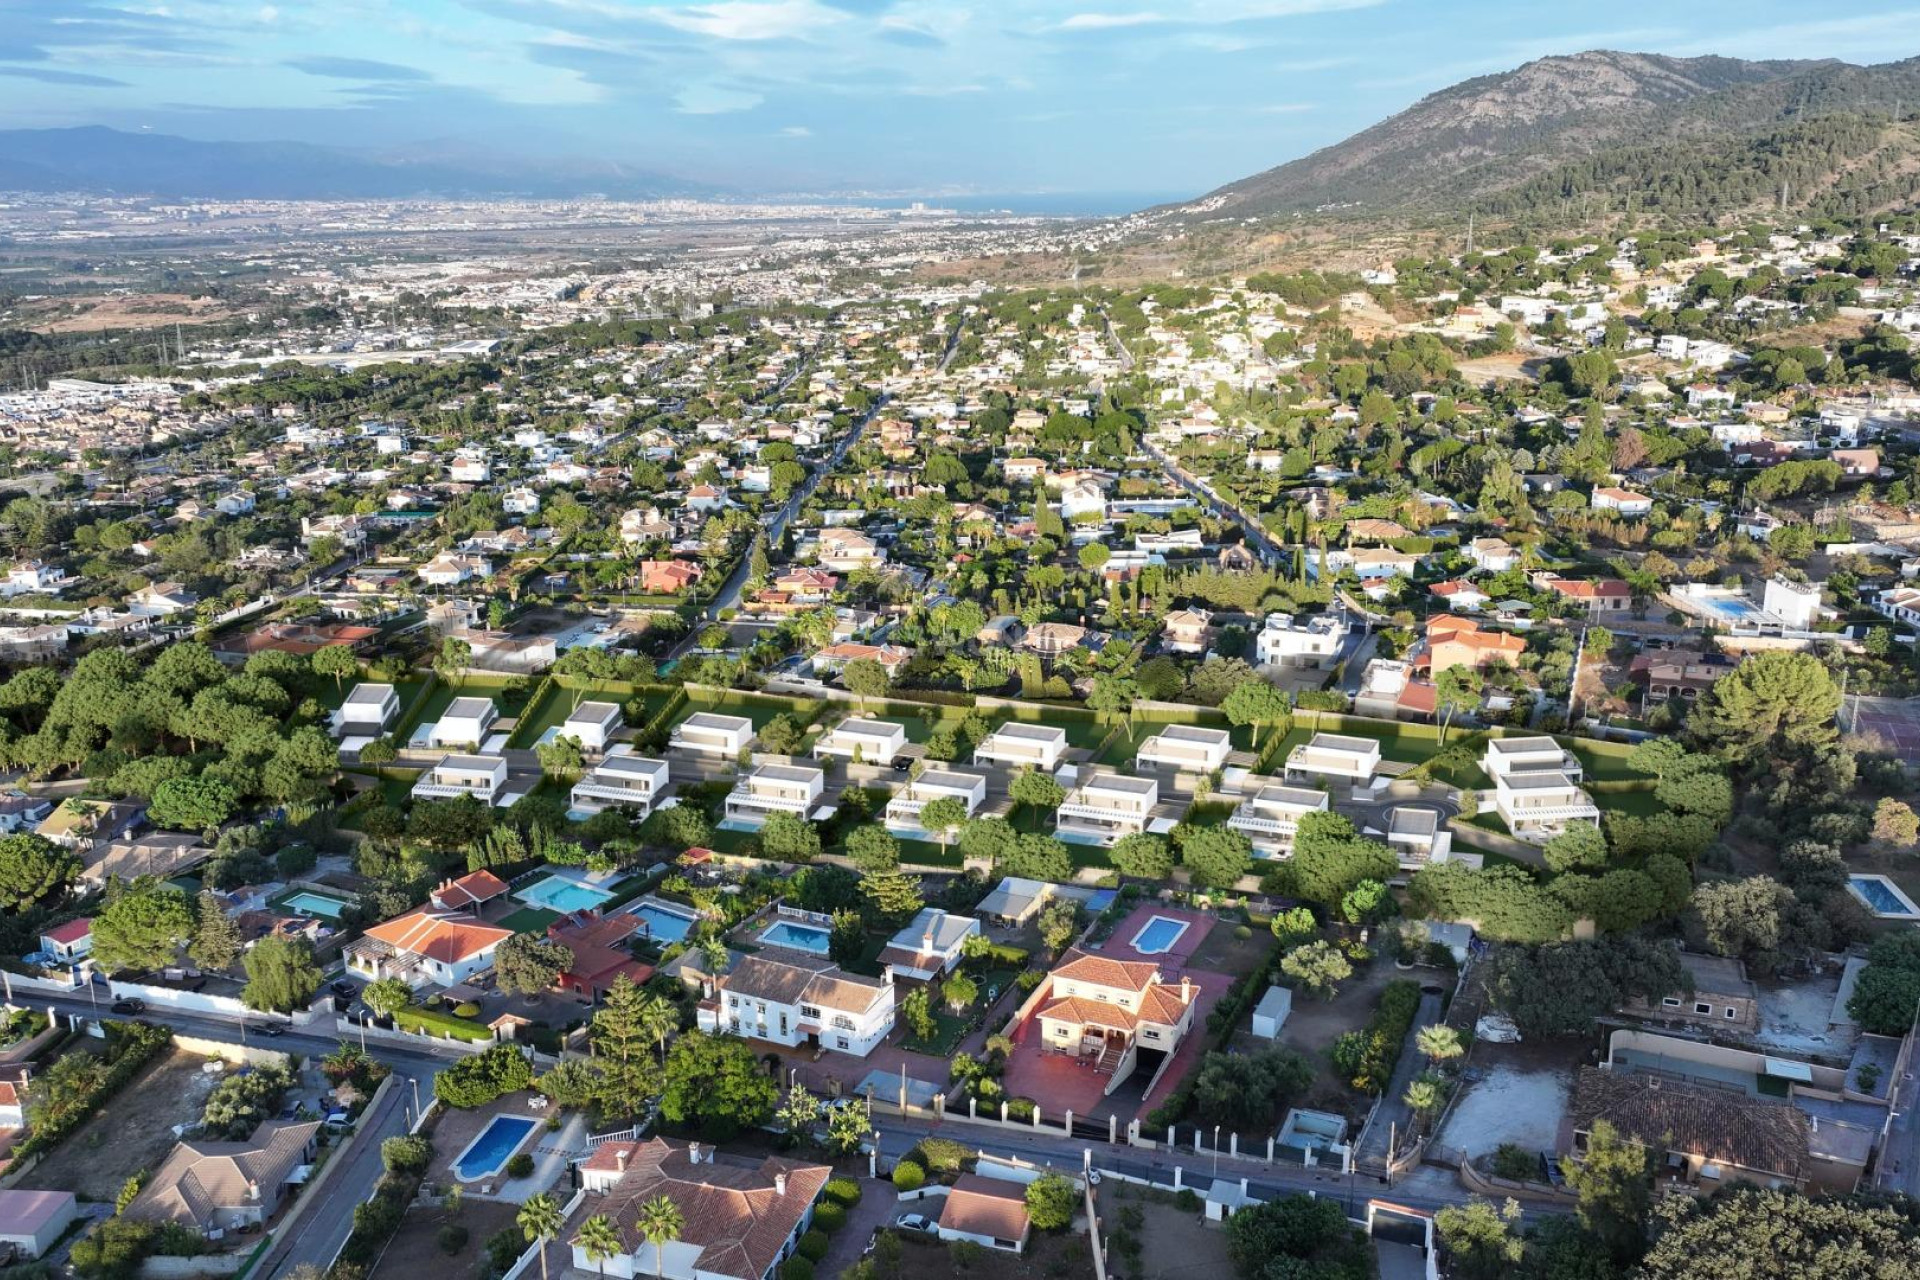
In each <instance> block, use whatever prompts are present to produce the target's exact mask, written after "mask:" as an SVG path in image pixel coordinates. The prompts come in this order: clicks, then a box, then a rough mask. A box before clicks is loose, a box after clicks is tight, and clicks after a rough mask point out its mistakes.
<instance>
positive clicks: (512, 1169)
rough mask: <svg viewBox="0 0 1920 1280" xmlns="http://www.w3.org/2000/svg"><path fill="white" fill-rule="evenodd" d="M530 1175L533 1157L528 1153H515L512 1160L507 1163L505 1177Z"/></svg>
mask: <svg viewBox="0 0 1920 1280" xmlns="http://www.w3.org/2000/svg"><path fill="white" fill-rule="evenodd" d="M532 1173H533V1156H532V1155H531V1154H530V1153H529V1152H525V1151H521V1152H517V1153H516V1154H515V1155H514V1157H513V1159H511V1160H509V1161H507V1176H508V1177H509V1178H525V1177H530V1176H531V1175H532Z"/></svg>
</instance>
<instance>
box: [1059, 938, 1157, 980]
mask: <svg viewBox="0 0 1920 1280" xmlns="http://www.w3.org/2000/svg"><path fill="white" fill-rule="evenodd" d="M1159 974H1160V967H1159V966H1158V965H1154V964H1149V963H1147V962H1146V961H1144V960H1109V959H1108V958H1107V957H1105V956H1096V955H1089V954H1088V953H1087V952H1085V951H1081V950H1079V949H1077V948H1076V949H1074V950H1072V951H1069V952H1067V954H1066V955H1064V956H1062V957H1060V963H1059V964H1057V965H1055V966H1054V968H1053V976H1054V977H1056V978H1066V979H1068V980H1069V981H1072V982H1085V983H1089V984H1091V985H1093V986H1096V987H1112V988H1113V989H1115V990H1116V991H1145V990H1146V989H1147V987H1148V986H1149V985H1150V984H1151V983H1153V982H1154V981H1155V980H1156V979H1157V978H1158V977H1159Z"/></svg>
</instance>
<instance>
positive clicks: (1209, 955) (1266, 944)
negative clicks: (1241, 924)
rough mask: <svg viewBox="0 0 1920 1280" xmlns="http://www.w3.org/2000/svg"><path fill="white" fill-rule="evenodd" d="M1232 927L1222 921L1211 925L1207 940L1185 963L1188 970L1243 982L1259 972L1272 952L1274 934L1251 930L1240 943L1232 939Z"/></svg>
mask: <svg viewBox="0 0 1920 1280" xmlns="http://www.w3.org/2000/svg"><path fill="white" fill-rule="evenodd" d="M1235 927H1236V926H1234V925H1233V924H1231V923H1230V922H1228V921H1225V920H1222V921H1220V922H1219V923H1218V924H1216V925H1214V926H1213V929H1212V931H1211V932H1209V933H1208V934H1207V940H1206V941H1205V942H1203V943H1201V944H1200V949H1199V950H1198V951H1195V952H1194V953H1193V957H1192V958H1191V959H1190V960H1188V961H1187V967H1188V968H1190V969H1205V970H1206V971H1207V972H1209V973H1224V974H1226V975H1227V976H1228V977H1232V978H1243V977H1245V976H1246V975H1247V974H1249V973H1252V972H1253V971H1254V970H1255V969H1258V968H1259V967H1260V965H1261V962H1262V961H1264V960H1265V959H1266V958H1267V956H1268V954H1269V953H1270V952H1271V951H1272V950H1273V946H1274V943H1273V934H1272V933H1271V932H1270V931H1268V930H1266V929H1254V930H1253V934H1252V936H1251V937H1249V938H1245V939H1241V938H1236V937H1234V936H1233V932H1234V929H1235Z"/></svg>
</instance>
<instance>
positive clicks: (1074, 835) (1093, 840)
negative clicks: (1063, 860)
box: [1053, 831, 1106, 845]
mask: <svg viewBox="0 0 1920 1280" xmlns="http://www.w3.org/2000/svg"><path fill="white" fill-rule="evenodd" d="M1053 838H1054V839H1055V840H1058V841H1059V842H1060V843H1061V844H1092V845H1105V844H1106V841H1105V840H1102V839H1101V838H1100V837H1099V836H1096V835H1089V834H1088V833H1087V832H1084V831H1055V832H1054V833H1053Z"/></svg>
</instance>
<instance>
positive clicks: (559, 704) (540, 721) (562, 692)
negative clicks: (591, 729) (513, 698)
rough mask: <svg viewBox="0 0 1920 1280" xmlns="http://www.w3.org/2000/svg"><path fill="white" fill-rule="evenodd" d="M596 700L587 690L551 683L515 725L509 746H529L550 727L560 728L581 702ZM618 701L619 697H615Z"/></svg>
mask: <svg viewBox="0 0 1920 1280" xmlns="http://www.w3.org/2000/svg"><path fill="white" fill-rule="evenodd" d="M592 701H594V695H593V694H591V693H589V692H587V691H586V690H579V691H577V692H576V691H575V690H572V689H562V688H561V687H560V686H559V685H557V684H552V683H549V684H548V685H547V686H546V690H545V692H543V693H542V694H541V695H540V699H539V701H538V702H536V703H534V704H533V705H532V706H530V707H528V708H527V710H526V711H525V713H524V714H522V715H521V717H520V722H519V723H518V724H516V725H515V726H514V729H513V738H512V739H511V740H510V741H509V742H508V744H507V745H508V746H512V747H521V748H528V747H532V746H533V744H534V743H535V742H538V741H539V740H540V735H541V734H543V733H545V732H546V731H547V730H549V729H554V728H558V727H559V726H560V725H563V724H565V723H566V721H567V717H568V716H570V715H572V714H573V709H574V707H576V706H577V705H579V703H581V702H592ZM614 701H615V702H616V703H618V702H619V699H618V698H616V699H614Z"/></svg>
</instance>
